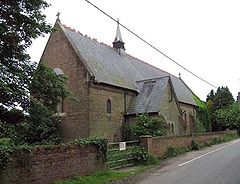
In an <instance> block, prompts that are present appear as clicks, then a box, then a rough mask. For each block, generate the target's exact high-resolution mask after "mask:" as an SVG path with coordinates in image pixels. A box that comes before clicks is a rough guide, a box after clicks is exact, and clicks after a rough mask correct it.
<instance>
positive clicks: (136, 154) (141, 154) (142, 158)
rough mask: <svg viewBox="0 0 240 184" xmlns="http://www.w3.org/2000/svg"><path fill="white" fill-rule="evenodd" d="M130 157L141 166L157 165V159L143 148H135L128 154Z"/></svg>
mask: <svg viewBox="0 0 240 184" xmlns="http://www.w3.org/2000/svg"><path fill="white" fill-rule="evenodd" d="M130 157H132V158H135V162H136V163H138V164H141V165H151V164H155V163H157V158H155V157H154V156H152V155H150V154H149V153H148V152H147V151H146V150H145V149H144V148H137V149H134V150H132V151H131V152H130Z"/></svg>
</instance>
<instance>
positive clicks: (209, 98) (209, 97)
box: [206, 89, 215, 102]
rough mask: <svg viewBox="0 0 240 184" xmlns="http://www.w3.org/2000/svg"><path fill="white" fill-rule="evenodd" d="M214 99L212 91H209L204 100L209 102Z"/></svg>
mask: <svg viewBox="0 0 240 184" xmlns="http://www.w3.org/2000/svg"><path fill="white" fill-rule="evenodd" d="M214 97H215V94H214V91H213V89H212V90H211V91H210V93H209V94H208V95H207V99H206V102H208V101H210V100H213V99H214Z"/></svg>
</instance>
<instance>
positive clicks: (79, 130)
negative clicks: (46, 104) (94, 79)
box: [41, 25, 89, 141]
mask: <svg viewBox="0 0 240 184" xmlns="http://www.w3.org/2000/svg"><path fill="white" fill-rule="evenodd" d="M55 29H56V30H57V31H55V32H53V33H52V34H51V36H50V38H49V40H48V43H47V46H46V48H45V50H44V53H43V55H42V58H41V62H42V63H46V64H47V65H48V66H49V67H51V68H53V69H54V68H61V69H62V71H63V72H64V74H65V75H66V76H67V77H68V86H69V88H70V90H71V91H72V93H73V95H74V96H75V97H76V98H77V100H78V101H73V100H70V99H65V100H64V102H63V111H64V112H65V115H66V116H64V117H63V118H62V121H61V123H60V125H59V132H60V136H61V138H62V139H63V140H64V141H69V140H73V139H76V138H79V137H87V136H88V135H89V132H88V120H89V116H88V115H89V113H88V110H89V108H88V107H89V104H88V102H89V101H88V82H87V70H86V68H85V66H84V65H83V63H82V62H81V61H80V59H79V57H78V56H77V54H76V52H75V51H74V49H73V47H72V45H71V43H70V42H69V41H68V39H67V37H66V36H65V34H64V33H63V31H62V30H61V29H60V28H59V26H58V25H56V26H55Z"/></svg>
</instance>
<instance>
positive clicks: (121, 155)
mask: <svg viewBox="0 0 240 184" xmlns="http://www.w3.org/2000/svg"><path fill="white" fill-rule="evenodd" d="M138 148H139V141H138V140H135V141H127V142H114V143H108V149H107V162H106V164H107V167H108V168H111V169H119V168H122V167H127V166H132V165H134V164H135V158H134V156H133V154H132V153H133V152H134V151H135V150H137V149H138Z"/></svg>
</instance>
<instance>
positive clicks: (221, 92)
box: [212, 86, 234, 111]
mask: <svg viewBox="0 0 240 184" xmlns="http://www.w3.org/2000/svg"><path fill="white" fill-rule="evenodd" d="M233 103H234V98H233V95H232V93H231V92H230V91H229V89H228V87H223V86H222V87H221V88H220V87H219V88H218V90H217V92H216V94H215V96H214V98H213V100H212V108H213V110H214V111H216V110H218V109H222V108H225V107H228V106H229V105H232V104H233Z"/></svg>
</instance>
